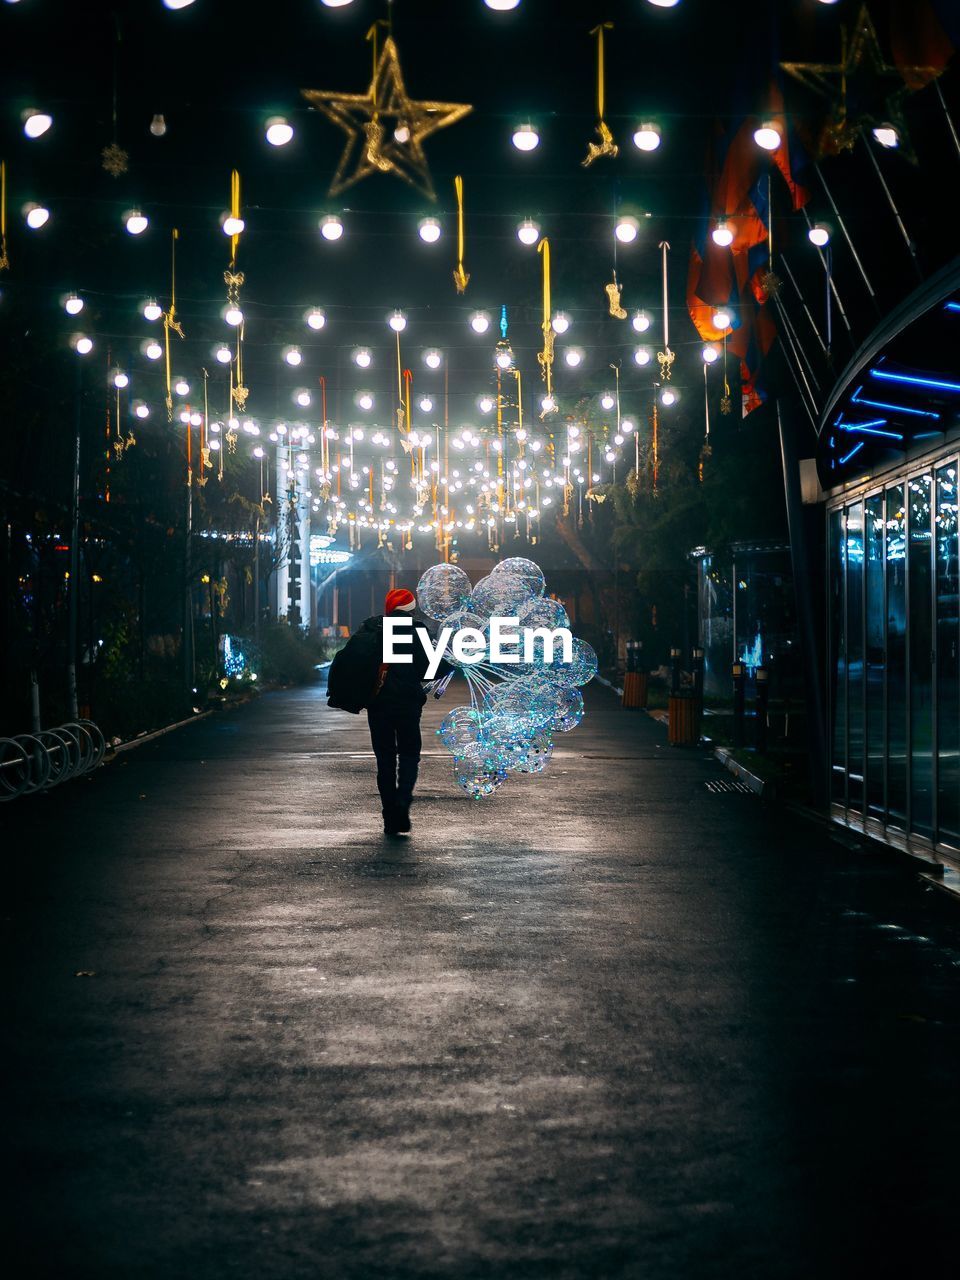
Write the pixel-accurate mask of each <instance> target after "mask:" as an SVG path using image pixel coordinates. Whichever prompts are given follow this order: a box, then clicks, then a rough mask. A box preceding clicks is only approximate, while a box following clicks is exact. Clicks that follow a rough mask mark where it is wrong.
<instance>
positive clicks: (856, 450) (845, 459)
mask: <svg viewBox="0 0 960 1280" xmlns="http://www.w3.org/2000/svg"><path fill="white" fill-rule="evenodd" d="M863 444H864V442H863V441H862V440H861V441H860V443H859V444H855V445H854V446H853V448H852V449H851V450H850V452H849V453H848V454H846V455H845V456H844V457H842V458H841V459H840V465H841V466H843V464H844V463H845V462H849V461H850V459H851V458H852V457H853V456H854V455H855V454H857V453H859V452H860V450H861V449H862V448H863Z"/></svg>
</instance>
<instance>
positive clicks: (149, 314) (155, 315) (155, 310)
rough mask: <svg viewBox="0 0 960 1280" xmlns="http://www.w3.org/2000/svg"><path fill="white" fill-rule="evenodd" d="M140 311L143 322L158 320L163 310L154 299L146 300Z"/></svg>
mask: <svg viewBox="0 0 960 1280" xmlns="http://www.w3.org/2000/svg"><path fill="white" fill-rule="evenodd" d="M142 311H143V318H144V320H150V321H154V320H159V319H160V317H161V316H162V315H163V309H162V307H161V306H160V304H159V302H157V300H156V298H148V299H147V300H146V302H145V303H144V304H143V307H142Z"/></svg>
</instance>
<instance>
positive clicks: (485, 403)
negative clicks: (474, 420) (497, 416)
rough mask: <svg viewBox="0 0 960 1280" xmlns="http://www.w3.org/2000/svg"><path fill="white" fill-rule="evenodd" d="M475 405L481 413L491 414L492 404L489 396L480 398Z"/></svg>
mask: <svg viewBox="0 0 960 1280" xmlns="http://www.w3.org/2000/svg"><path fill="white" fill-rule="evenodd" d="M477 404H478V405H479V407H480V412H481V413H493V407H494V402H493V400H492V399H491V398H490V396H481V397H480V399H479V400H478V401H477Z"/></svg>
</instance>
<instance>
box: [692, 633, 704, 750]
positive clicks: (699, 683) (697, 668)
mask: <svg viewBox="0 0 960 1280" xmlns="http://www.w3.org/2000/svg"><path fill="white" fill-rule="evenodd" d="M692 657H693V662H692V665H693V696H694V700H695V701H696V704H697V705H696V717H697V737H698V738H699V737H700V733H701V728H702V725H703V650H702V649H701V648H699V647H698V648H696V649H694V650H693V655H692Z"/></svg>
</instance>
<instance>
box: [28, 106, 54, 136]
mask: <svg viewBox="0 0 960 1280" xmlns="http://www.w3.org/2000/svg"><path fill="white" fill-rule="evenodd" d="M22 118H23V132H24V133H25V134H26V136H27V137H28V138H42V137H43V135H44V134H45V133H46V132H47V130H48V129H49V128H50V127H51V126H52V125H53V116H51V115H48V114H47V112H46V111H35V110H33V109H31V110H29V111H25V112H24V113H23V117H22Z"/></svg>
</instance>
